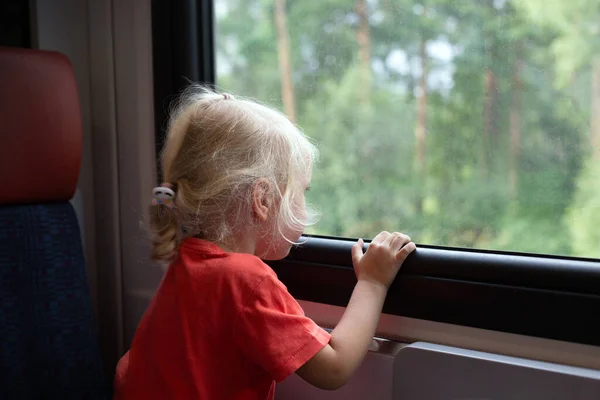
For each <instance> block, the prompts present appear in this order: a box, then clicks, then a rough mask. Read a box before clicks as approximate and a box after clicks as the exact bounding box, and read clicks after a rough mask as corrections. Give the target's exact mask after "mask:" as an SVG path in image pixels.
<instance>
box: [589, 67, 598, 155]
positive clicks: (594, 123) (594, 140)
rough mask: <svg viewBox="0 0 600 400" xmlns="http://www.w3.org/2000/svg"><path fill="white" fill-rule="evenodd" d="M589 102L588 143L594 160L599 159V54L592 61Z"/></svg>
mask: <svg viewBox="0 0 600 400" xmlns="http://www.w3.org/2000/svg"><path fill="white" fill-rule="evenodd" d="M591 104H592V106H591V107H592V109H591V113H590V114H591V115H590V145H591V146H592V154H593V159H594V161H600V56H595V57H594V59H593V61H592V101H591Z"/></svg>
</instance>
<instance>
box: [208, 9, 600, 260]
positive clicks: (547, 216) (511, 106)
mask: <svg viewBox="0 0 600 400" xmlns="http://www.w3.org/2000/svg"><path fill="white" fill-rule="evenodd" d="M552 4H554V6H553V7H549V6H547V4H546V2H545V1H544V0H512V1H511V0H470V1H468V0H465V1H460V2H452V1H448V0H421V1H419V0H333V1H321V0H303V1H287V3H286V1H285V0H216V1H215V9H216V18H217V48H218V51H217V66H218V68H217V69H218V82H217V83H218V85H219V86H220V87H222V88H224V89H226V90H230V91H232V92H235V93H239V94H242V95H248V96H251V97H255V98H257V99H259V100H261V101H265V102H268V103H270V104H275V105H278V106H280V107H281V109H282V110H284V111H285V112H286V114H287V115H288V116H289V117H290V118H291V119H292V120H294V121H295V122H297V123H298V124H299V125H300V126H301V127H302V128H303V129H304V131H305V132H306V133H307V134H308V135H309V136H311V137H313V138H314V139H316V140H317V141H318V142H319V148H320V150H321V160H320V163H319V165H318V170H317V171H315V173H314V177H313V184H312V186H313V190H312V191H311V192H310V194H309V200H310V201H311V202H312V203H313V204H314V205H316V206H317V207H318V208H319V209H320V210H321V211H322V213H323V216H322V218H321V220H320V222H319V223H318V224H317V225H315V226H314V227H312V228H310V230H309V233H316V234H324V235H335V236H351V237H365V238H367V237H372V236H373V235H375V234H376V233H377V232H379V231H380V230H383V229H387V230H392V229H393V230H402V231H405V232H407V233H409V234H410V235H411V236H412V237H413V239H414V240H415V241H417V242H418V243H427V244H435V245H444V246H461V247H475V248H485V249H497V250H512V251H523V252H534V253H549V254H561V255H575V256H584V257H600V245H598V244H599V243H600V229H598V227H599V226H600V205H599V204H600V48H599V47H598V45H597V43H599V42H600V7H599V3H598V2H597V1H596V0H585V1H579V2H576V3H569V2H563V1H561V2H558V1H557V2H553V3H552Z"/></svg>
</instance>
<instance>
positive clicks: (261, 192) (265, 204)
mask: <svg viewBox="0 0 600 400" xmlns="http://www.w3.org/2000/svg"><path fill="white" fill-rule="evenodd" d="M270 191H271V185H270V183H269V181H267V180H266V179H265V178H260V179H259V180H257V181H256V182H254V185H252V214H253V215H255V216H256V218H258V220H259V221H260V222H265V221H266V220H267V219H268V217H269V212H270V207H271V201H270V198H271V197H270V194H271V193H270Z"/></svg>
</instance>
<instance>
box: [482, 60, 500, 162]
mask: <svg viewBox="0 0 600 400" xmlns="http://www.w3.org/2000/svg"><path fill="white" fill-rule="evenodd" d="M484 85H485V96H484V100H483V142H484V146H483V147H484V154H483V159H484V160H485V162H484V168H485V170H486V171H487V168H488V167H489V166H490V165H489V163H490V162H491V157H490V154H491V149H492V147H493V144H494V142H495V128H494V127H495V119H496V116H495V112H496V92H497V88H496V77H495V75H494V71H492V68H491V66H490V67H488V68H486V70H485V75H484Z"/></svg>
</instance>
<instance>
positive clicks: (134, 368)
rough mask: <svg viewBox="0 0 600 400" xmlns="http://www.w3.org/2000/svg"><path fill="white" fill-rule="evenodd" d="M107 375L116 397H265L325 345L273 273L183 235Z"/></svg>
mask: <svg viewBox="0 0 600 400" xmlns="http://www.w3.org/2000/svg"><path fill="white" fill-rule="evenodd" d="M179 255H180V256H179V258H178V259H177V260H176V261H175V262H174V263H172V264H171V266H170V267H169V270H168V272H167V273H166V275H165V277H164V278H163V280H162V282H161V284H160V287H159V288H158V291H157V293H156V294H155V296H154V298H153V300H152V302H151V303H150V305H149V307H148V309H147V311H146V313H145V314H144V316H143V318H142V320H141V322H140V324H139V326H138V329H137V332H136V334H135V337H134V339H133V344H132V346H131V349H130V350H129V352H128V353H127V354H126V355H125V356H124V357H123V358H122V359H121V361H120V362H119V366H118V367H117V374H116V377H115V398H118V399H122V400H130V399H144V400H150V399H161V400H163V399H185V400H188V399H208V400H213V399H214V400H217V399H218V400H229V399H232V400H233V399H235V400H238V399H239V400H241V399H244V400H251V399H252V400H254V399H256V400H259V399H260V400H265V399H273V397H274V390H275V381H277V382H280V381H282V380H284V379H285V378H286V377H288V376H289V375H290V374H292V373H293V372H295V371H296V370H297V369H298V368H299V367H301V366H302V365H303V364H304V363H305V362H306V361H308V360H309V359H311V358H312V357H313V356H314V355H315V354H316V353H317V352H318V351H319V350H321V349H322V348H323V347H324V346H325V345H326V344H327V343H329V339H330V335H329V334H328V333H327V332H326V331H325V330H323V329H321V328H320V327H319V326H318V325H316V324H315V323H314V322H313V321H312V320H310V319H309V318H307V317H305V315H304V312H303V310H302V308H301V307H300V305H299V304H298V302H297V301H296V300H294V298H293V297H292V296H291V295H290V294H289V292H288V291H287V289H286V287H285V286H284V285H283V283H281V282H280V281H279V280H278V279H277V275H276V274H275V273H274V272H273V270H272V269H271V268H270V267H269V266H267V265H266V264H265V263H263V262H262V261H261V260H260V259H259V258H257V257H255V256H253V255H250V254H239V253H226V252H224V251H223V250H221V249H220V248H219V247H218V246H217V245H215V244H214V243H210V242H207V241H203V240H199V239H193V238H188V239H186V240H185V241H184V242H183V243H182V245H181V247H180V250H179Z"/></svg>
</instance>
